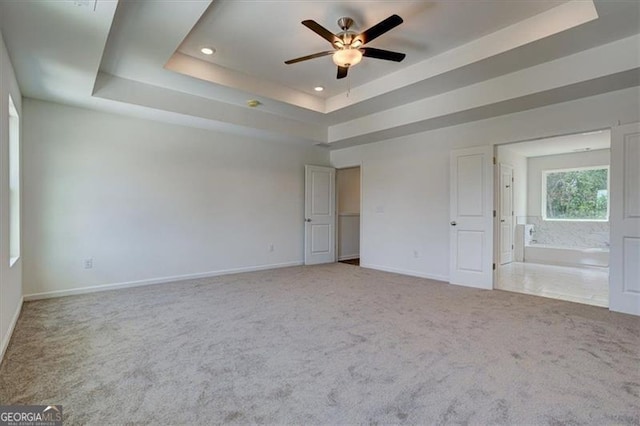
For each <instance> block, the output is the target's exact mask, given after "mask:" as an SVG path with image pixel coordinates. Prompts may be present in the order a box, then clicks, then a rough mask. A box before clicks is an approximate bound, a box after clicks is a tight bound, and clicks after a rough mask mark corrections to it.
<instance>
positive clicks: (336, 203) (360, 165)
mask: <svg viewBox="0 0 640 426" xmlns="http://www.w3.org/2000/svg"><path fill="white" fill-rule="evenodd" d="M347 164H349V163H347ZM356 167H359V168H360V224H359V227H360V229H359V232H358V234H359V235H358V239H359V241H358V246H359V250H358V251H359V255H360V266H362V222H363V221H362V217H363V213H364V212H363V210H362V206H363V201H362V200H363V199H364V190H363V188H364V184H363V177H364V163H363V162H362V161H360V162H358V163H353V164H352V165H350V164H349V165H346V164H343V165H341V166H340V167H335V169H336V176H335V179H336V181H335V187H336V193H335V197H336V200H335V206H336V229H335V236H334V240H335V248H334V250H335V253H336V262H340V260H339V258H340V256H339V255H338V244H339V243H338V238H340V234H339V232H340V231H339V230H338V228H339V227H340V226H339V225H338V221H339V220H340V219H339V217H338V215H339V211H340V206H339V202H338V170H343V169H353V168H356Z"/></svg>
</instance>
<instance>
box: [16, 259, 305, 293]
mask: <svg viewBox="0 0 640 426" xmlns="http://www.w3.org/2000/svg"><path fill="white" fill-rule="evenodd" d="M302 264H303V262H302V261H294V262H286V263H274V264H269V265H259V266H249V267H244V268H236V269H223V270H219V271H210V272H201V273H197V274H187V275H175V276H172V277H162V278H151V279H146V280H138V281H128V282H123V283H114V284H102V285H96V286H90V287H77V288H72V289H68V290H54V291H47V292H42V293H33V294H27V295H25V296H24V301H25V302H28V301H31V300H40V299H51V298H54V297H64V296H74V295H77V294H87V293H96V292H99V291H109V290H119V289H123V288H131V287H141V286H145V285H152V284H164V283H169V282H173V281H183V280H191V279H196V278H209V277H217V276H220V275H229V274H238V273H241V272H255V271H264V270H267V269H277V268H288V267H291V266H300V265H302Z"/></svg>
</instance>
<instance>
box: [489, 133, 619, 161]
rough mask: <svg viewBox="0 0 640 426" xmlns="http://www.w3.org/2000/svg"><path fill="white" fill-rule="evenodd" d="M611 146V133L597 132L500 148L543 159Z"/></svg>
mask: <svg viewBox="0 0 640 426" xmlns="http://www.w3.org/2000/svg"><path fill="white" fill-rule="evenodd" d="M610 146H611V131H609V130H597V131H593V132H585V133H578V134H575V135H565V136H558V137H554V138H546V139H536V140H533V141H527V142H518V143H513V144H508V145H502V146H501V147H500V148H506V149H508V150H509V151H513V152H515V153H517V154H520V155H522V156H524V157H542V156H545V155H556V154H569V153H573V152H583V151H595V150H598V149H609V147H610Z"/></svg>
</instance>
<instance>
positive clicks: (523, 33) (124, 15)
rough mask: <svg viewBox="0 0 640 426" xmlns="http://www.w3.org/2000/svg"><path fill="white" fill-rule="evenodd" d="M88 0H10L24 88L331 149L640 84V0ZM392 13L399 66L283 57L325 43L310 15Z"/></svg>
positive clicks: (378, 43) (8, 24)
mask: <svg viewBox="0 0 640 426" xmlns="http://www.w3.org/2000/svg"><path fill="white" fill-rule="evenodd" d="M77 3H79V2H77V1H73V0H58V1H42V0H21V1H0V30H1V31H2V35H3V38H4V41H5V43H6V45H7V47H8V50H9V54H10V57H11V60H12V63H13V65H14V68H15V69H16V73H17V77H18V82H19V84H20V87H21V89H22V92H23V95H24V96H28V97H32V98H38V99H44V100H49V101H54V102H62V103H66V104H71V105H77V106H82V107H88V108H94V109H100V110H106V111H110V112H115V113H122V114H127V115H134V116H140V117H144V118H148V119H154V120H159V121H169V122H173V123H178V124H183V125H188V126H195V127H202V128H210V129H218V130H221V131H225V132H235V133H241V134H246V135H251V136H256V137H263V138H268V139H270V140H274V141H291V142H295V143H311V144H318V143H321V144H327V143H328V144H329V145H330V148H331V149H335V148H341V147H345V146H350V145H354V144H360V143H369V142H374V141H377V140H381V139H384V138H390V137H395V136H402V135H405V134H409V133H415V132H419V131H424V130H428V129H432V128H438V127H443V126H451V125H455V124H459V123H463V122H468V121H473V120H479V119H483V118H488V117H492V116H496V115H501V114H506V113H511V112H518V111H523V110H526V109H530V108H536V107H540V106H544V105H549V104H553V103H559V102H565V101H568V100H573V99H578V98H582V97H586V96H592V95H595V94H599V93H605V92H609V91H613V90H620V89H624V88H628V87H637V86H639V85H640V78H639V75H640V72H639V71H640V50H639V49H638V48H637V47H638V45H640V36H639V35H638V33H639V32H640V2H636V1H609V0H593V1H591V0H572V1H556V0H554V1H551V0H536V1H498V0H468V1H467V0H459V1H445V0H440V1H429V2H427V1H396V2H389V1H376V2H369V1H332V0H331V1H330V0H326V1H284V0H283V1H271V0H253V1H232V0H217V1H212V0H192V1H180V0H165V1H156V0H120V1H117V0H97V2H95V4H96V9H95V11H94V10H93V8H92V7H91V6H92V5H93V4H94V1H86V2H80V3H81V4H87V5H88V6H77V5H76V4H77ZM393 13H397V14H399V15H400V16H402V17H403V18H404V21H405V22H404V23H403V24H402V25H400V26H398V27H397V28H395V29H393V30H391V31H390V32H388V33H386V34H384V35H383V36H381V37H379V38H378V39H376V40H374V41H373V42H372V43H371V46H372V47H378V48H383V49H389V50H396V51H401V52H405V53H407V59H405V61H404V62H402V63H400V64H398V63H391V62H385V61H380V60H376V59H372V58H364V60H363V62H362V63H361V64H358V65H356V66H354V68H353V69H351V71H350V73H349V77H348V78H347V79H345V80H336V79H335V67H334V65H333V64H332V63H331V58H330V57H324V58H318V59H314V60H311V61H308V62H305V63H299V64H295V65H284V63H283V61H284V60H285V59H290V58H292V57H296V56H303V55H306V54H310V53H313V52H316V51H321V50H328V47H329V45H328V43H326V42H325V41H324V40H323V39H322V38H320V37H319V36H317V35H316V34H314V33H313V32H312V31H310V30H309V29H307V28H306V27H304V26H303V25H301V24H300V21H302V20H303V19H314V20H316V21H317V22H318V23H320V24H322V25H323V26H325V27H326V28H328V29H330V30H332V31H336V32H337V31H338V28H337V25H336V23H335V21H336V20H337V18H339V17H340V16H344V15H347V16H351V17H352V18H354V19H355V20H356V23H357V26H358V29H360V30H362V29H366V28H368V27H369V26H371V25H374V24H375V23H377V22H379V21H380V20H382V19H384V18H386V17H388V16H389V15H391V14H393ZM203 45H207V46H213V47H215V48H216V49H217V52H216V54H215V55H214V56H212V57H210V58H209V57H206V58H205V57H203V55H201V54H200V53H199V50H198V49H199V48H200V47H201V46H203ZM316 85H323V86H325V87H326V90H325V91H324V92H322V94H320V95H319V94H318V93H316V92H314V91H312V90H311V89H312V88H313V87H314V86H316ZM348 89H350V90H349V91H348V93H347V90H348ZM248 99H257V100H259V101H260V102H261V105H260V106H259V107H257V108H249V107H247V105H246V101H247V100H248Z"/></svg>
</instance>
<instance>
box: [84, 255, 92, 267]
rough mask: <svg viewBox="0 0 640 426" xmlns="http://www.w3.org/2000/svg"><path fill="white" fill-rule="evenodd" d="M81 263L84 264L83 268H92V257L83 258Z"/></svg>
mask: <svg viewBox="0 0 640 426" xmlns="http://www.w3.org/2000/svg"><path fill="white" fill-rule="evenodd" d="M82 263H83V265H84V269H92V268H93V257H90V258H88V259H85V260H84V262H82Z"/></svg>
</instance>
